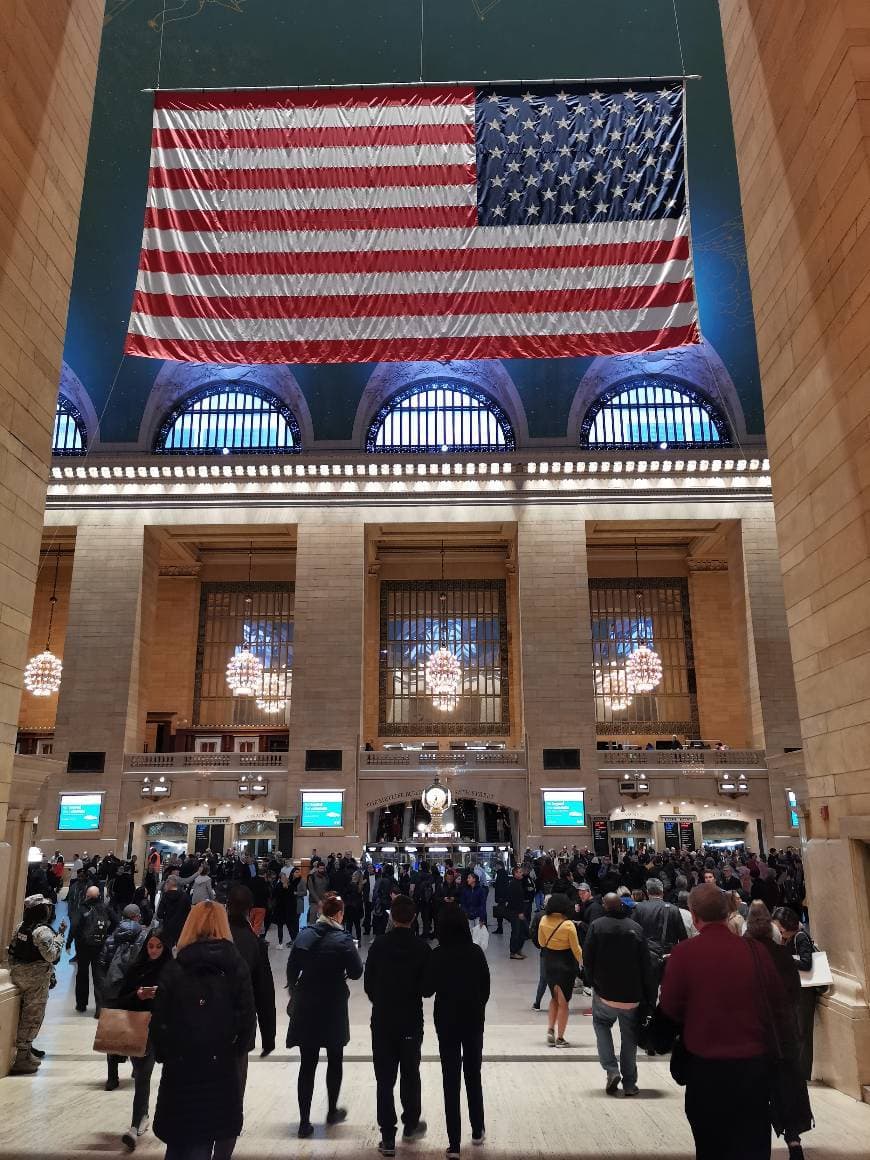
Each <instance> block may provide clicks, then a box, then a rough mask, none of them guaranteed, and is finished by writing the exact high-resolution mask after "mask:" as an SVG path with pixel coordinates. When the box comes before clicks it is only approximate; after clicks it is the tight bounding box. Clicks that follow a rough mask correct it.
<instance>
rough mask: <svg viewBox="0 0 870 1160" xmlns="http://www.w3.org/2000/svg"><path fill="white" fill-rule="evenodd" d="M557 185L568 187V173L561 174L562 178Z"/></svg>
mask: <svg viewBox="0 0 870 1160" xmlns="http://www.w3.org/2000/svg"><path fill="white" fill-rule="evenodd" d="M559 184H560V185H570V184H571V175H570V173H563V174H562V176H561V177H560V178H559Z"/></svg>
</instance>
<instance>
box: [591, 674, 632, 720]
mask: <svg viewBox="0 0 870 1160" xmlns="http://www.w3.org/2000/svg"><path fill="white" fill-rule="evenodd" d="M595 686H596V693H597V695H598V696H599V697H603V698H604V699H605V700H606V702H607V705H608V708H610V709H612V710H613V711H614V712H615V713H621V712H622V711H623V710H624V709H628V708H629V706H630V705H631V703H632V700H633V697H632V696H631V694H630V693H629V691H628V676H627V675H626V671H625V669H623V668H620V667H619V666H618V665H611V667H610V669H609V670H608V671H607V672H603V673H599V674H598V675H597V676H596V678H595Z"/></svg>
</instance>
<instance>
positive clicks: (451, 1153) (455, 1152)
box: [446, 1148, 459, 1160]
mask: <svg viewBox="0 0 870 1160" xmlns="http://www.w3.org/2000/svg"><path fill="white" fill-rule="evenodd" d="M446 1156H447V1160H459V1149H458V1148H448V1149H447V1152H446Z"/></svg>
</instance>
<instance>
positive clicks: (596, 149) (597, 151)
mask: <svg viewBox="0 0 870 1160" xmlns="http://www.w3.org/2000/svg"><path fill="white" fill-rule="evenodd" d="M592 152H593V153H594V154H595V156H596V157H600V156H601V154H602V153H606V152H607V150H606V149H605V148H604V146H603V145H596V146H595V147H594V148H593V150H592Z"/></svg>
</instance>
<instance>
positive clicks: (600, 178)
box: [595, 172, 607, 185]
mask: <svg viewBox="0 0 870 1160" xmlns="http://www.w3.org/2000/svg"><path fill="white" fill-rule="evenodd" d="M605 181H607V174H606V173H600V172H599V173H596V174H595V184H596V185H603V184H604V183H605Z"/></svg>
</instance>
